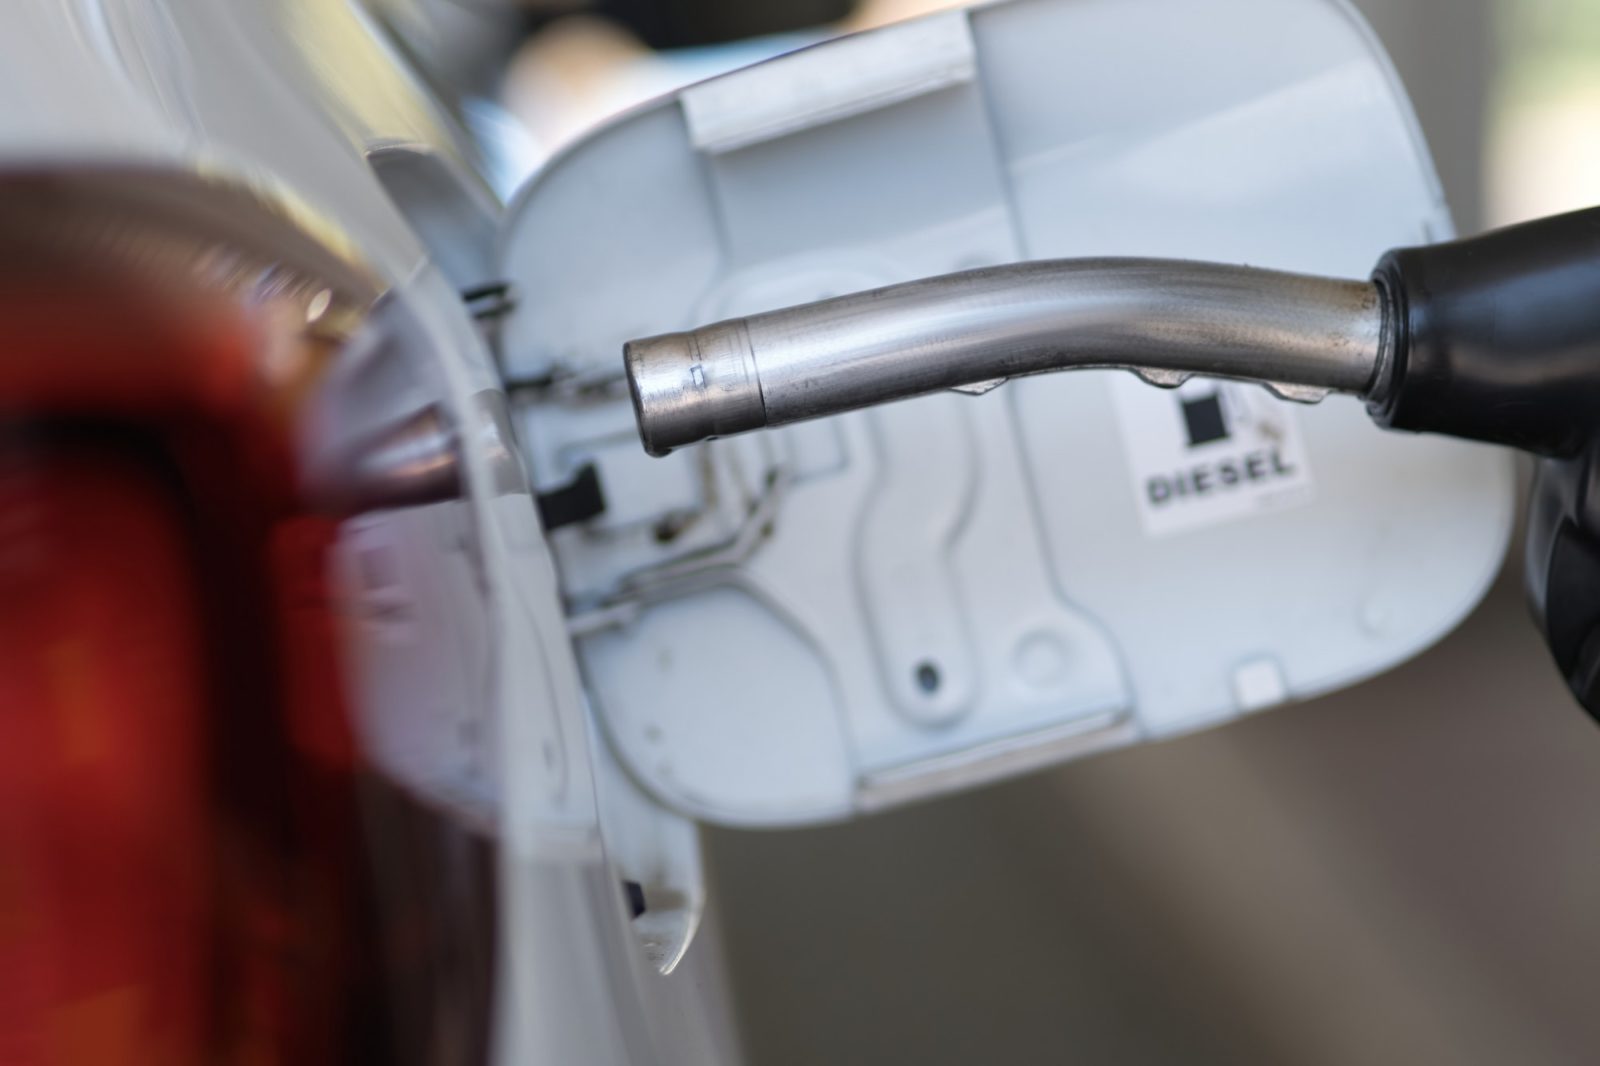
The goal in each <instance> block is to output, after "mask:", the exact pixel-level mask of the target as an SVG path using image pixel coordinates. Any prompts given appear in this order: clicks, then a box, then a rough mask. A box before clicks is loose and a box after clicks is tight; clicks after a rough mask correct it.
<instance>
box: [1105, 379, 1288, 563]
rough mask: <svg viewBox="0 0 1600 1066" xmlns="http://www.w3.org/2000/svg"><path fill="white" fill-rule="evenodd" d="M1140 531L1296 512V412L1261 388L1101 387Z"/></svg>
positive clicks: (1199, 384) (1204, 384) (1119, 382)
mask: <svg viewBox="0 0 1600 1066" xmlns="http://www.w3.org/2000/svg"><path fill="white" fill-rule="evenodd" d="M1109 382H1110V385H1111V396H1112V402H1113V404H1115V407H1116V412H1117V422H1118V424H1119V425H1120V426H1121V427H1122V441H1123V445H1124V447H1125V449H1126V451H1127V456H1128V472H1129V474H1130V476H1131V477H1132V479H1133V493H1134V497H1135V500H1136V501H1137V502H1136V504H1135V506H1136V507H1137V509H1138V511H1139V518H1140V521H1141V522H1142V523H1143V525H1144V531H1145V532H1146V533H1148V534H1149V535H1150V536H1152V537H1161V536H1166V535H1168V534H1171V533H1179V532H1182V531H1183V530H1186V529H1196V528H1198V527H1201V526H1210V525H1215V524H1216V523H1218V522H1227V521H1232V520H1234V519H1239V518H1246V517H1248V516H1250V515H1253V514H1261V513H1262V512H1264V511H1274V510H1280V509H1282V508H1285V507H1297V506H1300V505H1301V504H1305V503H1309V502H1310V501H1311V497H1312V487H1311V463H1310V460H1309V458H1308V457H1307V455H1306V449H1305V443H1304V441H1302V440H1301V437H1300V426H1299V423H1298V421H1297V419H1296V417H1295V411H1294V405H1292V404H1290V403H1288V402H1286V401H1284V400H1280V399H1278V398H1277V397H1275V396H1273V395H1272V394H1270V393H1269V392H1267V390H1266V389H1263V388H1261V387H1260V386H1259V385H1243V384H1238V383H1235V382H1226V381H1214V380H1211V379H1202V378H1196V379H1192V380H1190V381H1188V382H1186V383H1185V384H1184V385H1183V386H1182V387H1181V388H1177V389H1161V388H1156V387H1155V386H1153V385H1149V384H1146V383H1145V382H1143V381H1141V380H1139V379H1138V378H1137V377H1135V376H1134V375H1133V374H1119V375H1116V376H1115V377H1113V378H1111V379H1109Z"/></svg>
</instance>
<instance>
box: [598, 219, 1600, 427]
mask: <svg viewBox="0 0 1600 1066" xmlns="http://www.w3.org/2000/svg"><path fill="white" fill-rule="evenodd" d="M625 360H626V364H627V373H628V381H629V384H630V387H631V389H632V392H633V399H634V406H635V410H636V413H637V415H638V420H639V432H640V436H641V438H642V439H643V441H644V445H645V448H646V450H648V451H649V452H651V454H654V455H664V454H666V453H667V452H669V451H671V450H672V449H674V448H677V447H681V446H683V445H686V444H691V443H694V442H695V441H699V440H705V439H707V438H711V437H719V436H728V435H731V434H735V433H742V432H746V431H748V430H753V429H760V428H763V427H767V426H779V425H784V424H787V423H790V422H798V421H801V420H804V419H809V418H818V417H822V416H825V415H832V414H838V413H841V412H844V411H850V410H855V409H858V408H862V407H870V406H873V405H876V404H880V403H887V402H889V401H893V400H900V399H905V398H907V397H910V396H916V395H920V394H922V393H927V392H935V391H938V390H941V389H959V390H965V391H974V392H981V391H985V390H986V389H987V388H988V387H990V386H992V385H994V384H997V383H999V382H1001V381H1004V380H1006V379H1007V378H1012V377H1018V376H1021V375H1026V374H1038V373H1046V372H1050V371H1057V370H1071V369H1080V368H1085V367H1125V368H1127V369H1130V370H1133V371H1134V372H1136V373H1138V374H1140V375H1141V376H1142V377H1144V378H1146V379H1147V380H1149V381H1151V382H1152V383H1153V384H1158V385H1176V384H1179V383H1181V382H1182V381H1183V380H1184V379H1186V378H1187V377H1189V376H1191V375H1195V374H1201V375H1207V376H1212V377H1222V378H1234V379H1239V380H1246V381H1258V382H1261V383H1262V384H1265V385H1266V386H1267V387H1268V388H1271V389H1273V390H1274V391H1275V392H1277V393H1279V394H1280V395H1282V396H1284V397H1286V398H1288V399H1294V400H1317V399H1321V398H1322V397H1323V396H1324V395H1326V394H1327V393H1329V392H1344V393H1352V394H1355V395H1358V396H1361V397H1364V398H1365V399H1366V400H1367V401H1368V407H1369V410H1370V411H1371V412H1372V415H1373V417H1374V419H1375V420H1376V421H1377V422H1378V423H1379V424H1381V425H1383V426H1385V427H1391V428H1396V429H1410V430H1424V431H1434V432H1441V433H1448V434H1451V435H1454V436H1461V437H1471V438H1474V439H1478V440H1488V441H1493V442H1496V443H1502V444H1509V445H1512V446H1514V447H1519V448H1523V449H1526V450H1529V451H1533V452H1536V453H1540V454H1546V455H1551V454H1567V453H1571V452H1573V451H1576V450H1577V449H1579V448H1580V447H1582V446H1583V444H1584V443H1586V442H1587V441H1588V440H1589V439H1590V437H1591V436H1592V435H1593V432H1594V426H1595V423H1597V422H1600V209H1596V210H1591V211H1583V212H1577V213H1574V214H1570V215H1562V216H1557V217H1554V218H1548V219H1542V220H1539V221H1537V222H1531V223H1526V224H1523V225H1520V226H1513V227H1510V228H1508V229H1503V230H1497V231H1494V232H1491V233H1488V234H1485V235H1483V236H1480V237H1474V238H1471V239H1468V240H1463V241H1455V242H1450V243H1446V244H1437V245H1431V246H1424V247H1417V248H1404V249H1398V250H1396V251H1392V252H1390V253H1388V254H1387V255H1385V256H1384V257H1383V258H1382V260H1380V262H1379V264H1378V266H1377V268H1376V270H1375V271H1374V273H1373V276H1372V277H1371V278H1370V279H1367V280H1341V279H1335V278H1324V277H1312V276H1307V275H1301V274H1289V273H1283V272H1280V271H1272V270H1260V269H1254V268H1250V267H1241V266H1229V265H1223V264H1217V263H1199V262H1186V261H1176V260H1156V259H1072V260H1054V261H1038V262H1028V263H1017V264H1013V265H1010V266H1001V267H991V268H985V269H982V270H972V271H965V272H962V273H958V274H947V275H944V276H942V277H935V278H927V279H924V280H921V281H913V282H908V283H906V284H902V285H891V286H888V287H886V288H881V289H874V290H871V291H869V292H862V293H856V294H854V295H850V296H842V297H837V298H834V299H829V300H822V301H819V302H817V303H812V304H805V305H802V306H798V307H790V308H785V309H783V310H778V311H770V312H766V313H764V314H758V315H752V316H750V317H747V318H739V319H732V320H729V321H726V322H719V323H716V324H714V325H710V326H705V327H703V328H700V329H695V330H690V331H687V332H682V333H668V334H663V335H660V336H656V337H648V338H645V339H642V340H636V341H632V342H630V343H629V344H628V345H627V346H626V349H625Z"/></svg>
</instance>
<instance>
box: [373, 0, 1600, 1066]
mask: <svg viewBox="0 0 1600 1066" xmlns="http://www.w3.org/2000/svg"><path fill="white" fill-rule="evenodd" d="M378 6H379V8H380V9H381V10H382V11H383V14H384V17H385V18H387V19H388V20H389V21H390V22H391V23H392V24H393V25H394V26H395V27H396V28H397V29H398V30H399V31H400V33H401V36H402V38H403V39H406V40H410V41H412V42H414V43H415V44H417V46H418V50H419V53H421V54H423V55H425V57H426V65H427V67H428V70H429V72H430V76H431V77H432V78H433V79H434V80H435V82H436V84H437V85H439V86H440V87H442V88H445V89H448V90H449V91H450V93H451V94H452V96H453V98H455V99H457V100H458V101H459V106H460V109H461V112H462V115H463V117H464V118H465V119H466V120H467V121H468V122H469V123H471V124H472V125H473V126H474V127H475V128H476V129H477V130H478V132H479V133H480V134H482V135H483V137H484V139H485V141H486V143H488V144H489V145H490V146H491V151H492V154H493V160H492V164H493V168H492V169H493V173H494V175H495V180H496V182H497V183H498V184H499V185H500V186H501V188H502V191H509V190H510V189H512V188H513V187H514V186H515V184H516V183H517V182H518V181H519V180H520V179H521V178H522V177H523V176H524V175H526V174H527V173H528V172H529V171H530V170H531V169H533V168H534V167H536V166H537V165H538V164H539V163H540V162H541V161H542V160H543V159H546V158H548V157H549V155H550V154H551V153H553V152H555V151H558V150H559V149H560V146H561V145H562V144H563V143H565V142H566V141H568V140H570V139H571V138H573V137H574V136H576V135H577V134H578V133H580V132H581V131H582V130H584V129H585V128H587V127H588V126H590V125H592V124H593V123H594V122H596V121H598V120H600V119H601V118H603V117H604V116H605V115H607V114H609V113H612V112H614V111H616V110H619V109H621V108H624V107H627V106H630V105H631V104H633V103H636V102H639V101H642V100H644V99H647V98H649V97H650V96H653V95H656V94H658V93H661V92H664V91H667V90H669V89H671V88H673V87H675V86H676V85H679V84H683V83H685V82H688V81H693V80H697V79H699V78H702V77H706V76H709V75H711V74H714V73H717V72H718V71H720V70H724V69H728V68H731V67H734V66H739V65H743V64H745V63H747V62H750V61H753V60H755V59H759V58H762V57H763V56H765V55H770V54H773V53H776V52H779V51H783V50H786V49H788V48H792V47H795V46H797V45H800V44H804V43H808V42H810V41H814V40H818V39H821V38H823V37H825V36H828V35H831V34H834V33H838V32H841V31H842V30H844V29H853V28H859V27H864V26H870V25H875V24H879V23H882V22H885V21H889V20H893V19H896V18H901V17H906V16H909V15H913V14H917V13H920V12H922V11H926V10H930V9H932V8H934V7H937V6H946V5H939V4H936V3H927V2H922V0H866V2H863V3H859V4H857V3H851V2H849V0H793V2H790V3H786V4H774V5H765V4H755V3H748V2H741V0H725V2H723V3H715V2H712V3H700V4H691V3H687V2H683V3H679V2H673V0H619V2H615V3H611V4H609V5H601V7H603V8H604V9H605V11H606V12H607V14H606V15H597V14H593V13H578V14H573V13H563V12H562V11H560V10H559V9H553V8H551V7H548V6H540V7H517V6H515V5H499V4H492V3H489V2H488V0H472V2H470V3H469V2H468V0H384V2H383V3H381V4H379V5H378ZM1357 6H1358V7H1360V8H1361V9H1362V10H1363V11H1364V12H1365V14H1366V15H1367V17H1368V18H1369V20H1370V21H1371V23H1372V25H1373V27H1374V29H1375V31H1376V32H1377V34H1378V36H1379V37H1380V38H1381V39H1382V41H1383V42H1384V44H1385V46H1386V47H1387V48H1388V50H1389V52H1390V53H1391V55H1392V56H1393V58H1394V61H1395V64H1396V66H1397V67H1398V69H1399V71H1400V74H1401V76H1402V78H1403V80H1404V81H1405V83H1406V85H1407V87H1408V89H1409V91H1410V94H1411V97H1412V100H1413V101H1414V104H1415V106H1416V109H1417V112H1418V114H1419V116H1420V119H1421V122H1422V126H1423V128H1424V131H1425V133H1426V135H1427V138H1428V140H1429V142H1430V145H1431V147H1432V150H1433V154H1434V158H1435V160H1436V162H1437V165H1438V167H1439V170H1440V173H1441V177H1442V179H1443V182H1444V185H1445V188H1446V190H1447V193H1448V195H1449V198H1450V201H1451V203H1452V205H1453V208H1454V210H1455V215H1456V220H1457V224H1458V228H1459V229H1460V230H1461V231H1462V232H1464V233H1465V232H1472V231H1475V230H1478V229H1481V228H1484V227H1486V226H1490V225H1498V224H1502V223H1507V222H1512V221H1515V220H1518V219H1522V218H1528V217H1532V216H1535V215H1539V214H1544V213H1550V212H1555V211H1559V210H1563V209H1567V208H1574V207H1579V206H1589V205H1592V204H1594V203H1595V202H1597V201H1600V135H1597V134H1600V2H1596V0H1359V2H1358V3H1357ZM661 49H664V51H661ZM1524 473H1525V474H1526V471H1525V472H1524ZM1524 480H1525V478H1524ZM1519 551H1520V545H1518V546H1514V547H1513V549H1512V553H1511V555H1510V556H1509V560H1508V563H1507V567H1506V571H1505V573H1503V574H1502V576H1501V579H1500V581H1499V582H1498V584H1497V585H1496V586H1495V588H1494V589H1493V591H1492V592H1491V593H1490V595H1489V596H1488V598H1487V599H1486V600H1485V602H1484V603H1483V605H1482V606H1481V607H1480V609H1479V610H1478V611H1477V612H1476V613H1475V614H1474V615H1473V616H1472V617H1471V618H1470V619H1468V621H1467V622H1466V623H1465V624H1464V625H1463V626H1462V627H1461V628H1460V629H1459V630H1458V631H1457V632H1456V633H1454V634H1453V635H1451V636H1450V637H1448V638H1447V639H1446V640H1444V641H1443V642H1442V643H1441V644H1439V645H1438V646H1437V647H1435V648H1434V649H1432V650H1431V651H1429V652H1427V653H1426V654H1424V655H1422V656H1420V657H1419V658H1417V659H1416V660H1415V661H1413V662H1411V663H1409V664H1408V665H1406V666H1404V667H1402V668H1401V669H1398V670H1396V671H1394V672H1392V673H1390V674H1389V675H1387V676H1384V677H1381V678H1378V679H1376V680H1374V681H1371V682H1369V683H1367V684H1364V685H1361V686H1359V687H1356V688H1353V689H1349V690H1347V691H1344V692H1341V693H1338V694H1336V695H1333V696H1330V697H1327V698H1324V699H1320V700H1317V701H1314V702H1310V703H1305V704H1301V705H1298V706H1291V707H1287V708H1283V709H1280V710H1275V711H1272V712H1270V713H1267V714H1264V715H1260V716H1258V717H1255V718H1253V719H1251V720H1247V721H1243V722H1240V723H1238V724H1235V725H1230V726H1228V727H1226V728H1223V729H1219V730H1215V731H1212V732H1209V733H1205V734H1201V735H1196V736H1192V737H1188V738H1185V739H1181V740H1177V741H1172V742H1168V743H1164V744H1158V745H1148V746H1144V747H1140V748H1137V749H1134V750H1130V751H1125V752H1120V753H1115V754H1111V755H1105V756H1101V757H1098V758H1094V759H1090V760H1086V761H1081V762H1077V763H1074V764H1071V765H1068V766H1065V767H1061V768H1059V769H1055V770H1052V771H1048V772H1045V773H1041V774H1037V775H1034V776H1032V777H1029V778H1025V779H1022V780H1019V781H1015V782H1012V783H1009V784H1005V785H1002V786H999V787H994V788H990V789H986V790H983V791H979V792H976V793H972V794H969V795H964V796H961V797H957V798H954V799H950V800H946V801H941V802H938V803H934V804H927V805H922V806H918V807H914V808H911V809H908V810H903V811H898V812H894V813H890V814H886V815H881V816H876V817H872V818H867V819H864V820H861V821H859V822H856V823H853V824H850V825H846V826H841V827H833V828H826V829H817V830H804V831H789V832H778V833H773V832H761V833H741V832H734V831H726V830H711V831H709V832H708V846H709V854H710V858H711V864H712V870H711V874H712V878H713V882H714V885H715V896H716V898H715V899H714V901H713V906H714V907H716V908H717V909H718V911H719V912H720V915H721V921H722V927H723V932H724V935H725V941H726V943H725V950H726V953H727V956H728V962H729V967H730V975H731V978H732V981H731V983H732V986H733V988H734V990H735V998H736V1002H737V1006H738V1010H739V1015H740V1021H741V1027H742V1030H743V1037H744V1041H745V1044H746V1048H747V1051H748V1054H749V1058H750V1061H751V1062H752V1063H753V1064H754V1066H791V1064H796V1066H797V1064H812V1063H855V1062H861V1063H868V1062H871V1063H891V1062H905V1063H912V1062H914V1063H919V1064H923V1066H932V1064H938V1063H958V1062H960V1063H971V1062H1038V1061H1074V1062H1079V1061H1081V1062H1115V1063H1123V1064H1136V1063H1173V1062H1184V1063H1235V1064H1237V1063H1297V1064H1320V1063H1329V1064H1333V1063H1340V1064H1349V1063H1366V1064H1372V1063H1410V1064H1416V1063H1453V1064H1463V1063H1485V1064H1488V1063H1494V1064H1506V1063H1521V1064H1545V1063H1552V1064H1553V1063H1573V1064H1578V1063H1592V1062H1596V1061H1600V1011H1597V1010H1596V1009H1595V1006H1594V1005H1595V1004H1596V1003H1597V1002H1600V731H1597V730H1596V729H1595V727H1594V725H1593V724H1592V723H1591V722H1590V721H1589V720H1587V719H1586V718H1585V717H1584V716H1583V714H1582V712H1581V711H1580V710H1579V709H1578V708H1577V707H1576V705H1575V704H1574V703H1573V702H1572V700H1571V699H1570V698H1569V697H1568V696H1567V694H1566V692H1565V690H1564V688H1563V687H1562V685H1561V683H1560V681H1559V679H1558V678H1557V676H1556V674H1555V672H1554V670H1553V669H1552V668H1551V667H1550V666H1549V664H1548V662H1547V657H1546V653H1545V651H1544V649H1543V647H1542V645H1541V643H1540V641H1539V639H1538V637H1537V636H1536V634H1535V632H1534V630H1533V628H1532V625H1531V624H1530V622H1529V621H1528V618H1527V614H1526V610H1525V608H1524V606H1523V603H1522V595H1521V588H1520V581H1519V579H1518V575H1517V573H1516V570H1517V562H1518V560H1519Z"/></svg>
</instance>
